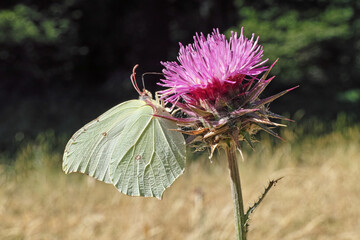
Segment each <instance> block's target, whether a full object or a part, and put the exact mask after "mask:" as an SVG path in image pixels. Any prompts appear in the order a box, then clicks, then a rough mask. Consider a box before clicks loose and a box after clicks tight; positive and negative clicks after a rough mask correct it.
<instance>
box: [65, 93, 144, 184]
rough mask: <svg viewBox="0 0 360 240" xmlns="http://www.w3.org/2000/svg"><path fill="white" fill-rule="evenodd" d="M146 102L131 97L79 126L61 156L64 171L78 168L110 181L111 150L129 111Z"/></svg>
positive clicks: (115, 143) (72, 170)
mask: <svg viewBox="0 0 360 240" xmlns="http://www.w3.org/2000/svg"><path fill="white" fill-rule="evenodd" d="M144 105H145V102H144V101H142V100H130V101H126V102H124V103H121V104H119V105H117V106H115V107H113V108H111V109H110V110H108V111H106V112H105V113H104V114H102V115H101V116H99V117H98V118H96V119H95V120H93V121H91V122H90V123H88V124H86V125H85V126H84V127H82V128H81V129H80V130H78V131H77V132H76V133H75V134H74V135H73V136H72V137H71V139H70V140H69V142H68V143H67V145H66V148H65V152H64V156H63V170H64V171H65V173H71V172H81V173H85V174H87V175H89V176H91V177H94V178H96V179H97V180H100V181H104V182H106V183H111V180H110V175H109V164H110V160H111V153H112V152H113V151H114V148H115V147H116V146H117V144H118V142H119V138H120V136H121V133H122V131H123V129H124V128H125V126H126V124H127V121H128V119H129V117H130V116H131V114H133V113H134V112H136V111H137V110H138V109H139V108H141V106H144Z"/></svg>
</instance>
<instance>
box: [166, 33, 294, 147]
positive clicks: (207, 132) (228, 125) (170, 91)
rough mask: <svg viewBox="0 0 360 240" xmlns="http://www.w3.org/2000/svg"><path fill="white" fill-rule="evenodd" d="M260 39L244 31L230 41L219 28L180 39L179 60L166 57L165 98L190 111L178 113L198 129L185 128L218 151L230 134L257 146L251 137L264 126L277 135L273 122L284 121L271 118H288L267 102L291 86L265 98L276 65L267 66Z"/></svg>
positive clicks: (180, 121) (184, 122)
mask: <svg viewBox="0 0 360 240" xmlns="http://www.w3.org/2000/svg"><path fill="white" fill-rule="evenodd" d="M258 40H259V38H258V37H257V38H256V39H255V37H254V34H253V35H252V37H251V39H248V38H246V37H245V36H244V35H243V30H241V33H240V36H238V35H237V33H233V32H232V33H231V37H230V39H229V40H227V39H226V37H225V35H223V34H220V32H219V30H218V29H215V30H214V31H213V33H212V34H211V35H210V34H209V35H207V37H205V36H204V35H203V34H202V33H201V34H200V35H199V34H196V36H194V43H193V44H189V45H187V46H183V45H182V44H181V43H180V51H179V56H178V61H179V63H177V62H161V64H162V65H163V66H164V67H165V69H164V70H163V73H164V76H165V79H162V80H161V83H159V85H161V86H163V87H166V88H167V89H165V90H163V91H160V95H161V98H162V99H164V100H165V101H166V102H170V103H172V104H173V105H176V106H177V107H179V108H180V109H181V110H182V111H183V112H185V113H187V115H188V116H189V117H188V118H187V119H178V118H173V120H175V121H177V122H178V123H179V124H183V125H185V126H187V127H190V128H191V129H192V130H190V131H186V132H185V133H186V134H189V135H193V137H191V138H188V139H189V140H188V141H194V140H195V139H197V140H200V142H202V143H205V145H207V146H211V149H212V150H214V149H215V148H216V147H217V145H218V144H219V143H221V142H224V141H226V140H229V139H232V140H234V141H235V142H236V143H238V142H239V141H241V140H246V141H247V142H248V143H249V144H250V145H251V138H250V137H251V135H253V134H254V133H256V132H257V130H259V129H263V130H265V131H267V132H269V133H271V134H273V135H275V136H277V134H276V133H275V132H273V131H272V130H271V129H270V128H269V127H267V125H273V126H274V125H275V126H278V125H281V124H277V123H274V122H271V121H270V120H269V118H283V117H281V116H279V115H277V114H274V113H271V112H270V111H269V110H268V107H267V105H268V103H269V102H271V101H273V100H274V99H276V98H278V97H280V96H282V95H283V94H285V93H286V92H288V91H290V90H291V89H289V90H286V91H283V92H281V93H279V94H276V95H274V96H272V97H268V98H265V99H259V96H260V94H261V93H262V92H263V90H264V89H265V87H266V86H267V85H268V84H269V82H270V81H271V80H272V79H273V77H272V78H270V79H266V77H267V75H268V73H269V71H270V70H271V68H272V66H271V67H267V66H264V63H265V62H266V61H267V59H266V60H262V57H263V49H262V46H260V45H259V44H258ZM259 74H263V75H262V76H261V78H258V75H259ZM199 136H200V138H198V137H199ZM238 148H239V146H238ZM212 152H213V151H212Z"/></svg>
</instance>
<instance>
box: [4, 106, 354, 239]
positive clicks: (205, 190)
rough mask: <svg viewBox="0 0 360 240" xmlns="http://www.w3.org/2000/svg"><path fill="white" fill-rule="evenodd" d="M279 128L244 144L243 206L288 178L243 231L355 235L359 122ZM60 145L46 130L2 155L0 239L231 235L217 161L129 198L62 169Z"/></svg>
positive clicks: (281, 235) (193, 166)
mask: <svg viewBox="0 0 360 240" xmlns="http://www.w3.org/2000/svg"><path fill="white" fill-rule="evenodd" d="M302 115H303V114H302V113H301V112H299V113H298V116H295V117H293V118H295V119H299V118H301V117H302ZM281 131H282V132H281V136H282V137H283V138H284V139H286V140H287V141H285V142H279V141H276V140H274V139H272V138H271V137H269V136H267V135H265V134H263V135H261V136H260V139H261V142H262V144H257V145H256V147H255V149H256V151H255V152H252V151H251V150H250V149H244V155H245V156H246V161H245V162H244V163H243V165H244V168H241V169H240V173H241V176H242V181H243V183H244V184H245V185H246V186H249V187H248V188H246V189H243V192H244V196H245V198H244V203H245V205H246V203H249V205H251V199H256V197H258V192H261V188H262V186H263V185H262V184H263V183H264V181H266V179H268V177H269V176H270V177H271V178H276V177H279V176H285V178H284V180H282V181H281V183H280V184H279V185H278V186H277V187H276V188H275V189H274V190H272V192H270V195H269V196H268V197H267V198H266V199H265V201H266V203H265V204H266V205H267V207H266V208H262V207H259V208H258V209H257V210H256V214H254V216H253V219H254V221H252V222H251V225H250V229H249V232H248V235H249V236H248V238H249V239H254V240H255V239H282V240H287V239H288V240H296V239H319V240H322V239H329V240H332V239H334V240H335V239H353V240H355V239H360V232H359V230H358V226H359V224H360V207H359V206H360V199H359V198H358V196H359V194H360V186H359V184H358V181H357V180H358V173H359V171H360V161H359V159H360V149H359V146H360V138H359V136H360V125H359V124H349V120H348V119H347V118H346V116H345V115H339V117H338V119H337V121H335V122H333V123H324V122H321V121H318V120H311V121H310V120H308V121H303V123H301V124H297V127H296V128H294V127H293V126H292V125H290V126H289V127H288V128H287V129H282V130H281ZM64 139H66V138H64ZM59 144H60V145H61V140H59V139H57V137H56V136H55V135H54V134H53V133H52V132H47V133H44V134H41V135H39V137H38V139H37V140H36V141H34V142H29V143H24V145H23V146H22V147H21V148H20V149H19V150H18V153H17V155H16V157H15V161H13V162H12V163H11V164H4V162H9V161H10V160H11V159H10V160H9V159H6V158H7V157H6V156H5V155H2V156H0V159H1V163H3V164H0V218H1V219H2V221H1V223H0V239H4V240H15V239H89V238H90V239H94V238H96V239H169V238H171V239H175V240H176V239H188V240H195V239H232V237H233V235H234V229H233V224H232V220H233V219H232V218H233V215H232V209H233V206H232V204H231V200H230V199H231V195H230V194H229V193H228V183H227V181H228V176H227V174H225V173H226V171H224V167H223V166H224V164H223V163H219V161H224V160H223V159H220V158H217V157H215V159H214V163H213V164H212V165H209V164H208V162H206V163H205V164H204V161H208V160H207V157H206V154H205V155H204V156H203V158H201V159H202V160H198V161H196V162H190V163H189V166H188V168H187V171H186V173H185V174H187V175H188V176H186V177H184V178H180V179H179V180H178V181H176V182H175V184H174V188H171V189H169V190H167V191H166V192H165V197H164V200H163V201H157V200H151V199H140V198H135V199H134V198H131V199H130V198H129V197H126V196H124V195H122V194H119V193H118V192H117V191H116V189H114V188H113V187H112V186H110V185H106V184H103V183H100V182H96V181H94V180H93V179H91V178H90V177H89V178H81V177H79V175H77V174H71V175H70V176H65V175H64V174H63V173H62V171H61V166H60V165H61V163H60V161H61V150H62V149H61V150H60V149H59V150H58V147H59V146H58V145H59ZM264 155H266V156H269V158H268V159H266V160H264V159H263V156H264ZM189 159H191V158H189ZM193 159H199V158H198V157H194V158H193ZM243 169H246V170H243ZM255 173H256V174H255ZM249 189H253V190H249ZM184 192H187V193H190V194H186V196H187V197H185V198H184V197H183V195H184ZM75 199H76V201H75ZM349 203H351V208H349ZM218 206H222V210H221V211H220V212H219V211H218ZM155 210H156V211H155ZM115 212H116V213H117V214H114V213H115ZM179 216H181V218H179ZM274 226H276V228H274Z"/></svg>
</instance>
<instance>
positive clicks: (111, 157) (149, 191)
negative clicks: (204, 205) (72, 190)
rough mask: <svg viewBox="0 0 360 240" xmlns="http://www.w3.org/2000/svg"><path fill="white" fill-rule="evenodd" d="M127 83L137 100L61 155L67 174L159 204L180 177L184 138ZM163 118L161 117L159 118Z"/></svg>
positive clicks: (146, 95)
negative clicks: (158, 201)
mask: <svg viewBox="0 0 360 240" xmlns="http://www.w3.org/2000/svg"><path fill="white" fill-rule="evenodd" d="M136 67H137V65H136V66H135V67H134V70H133V74H132V75H131V77H130V79H131V81H132V83H133V86H134V88H135V89H136V91H137V92H138V93H139V95H140V97H139V99H133V100H129V101H126V102H123V103H120V104H118V105H116V106H114V107H113V108H111V109H110V110H108V111H106V112H105V113H103V114H102V115H100V116H99V117H97V118H96V119H95V120H93V121H91V122H89V123H88V124H86V125H85V126H83V127H82V128H81V129H79V130H78V131H77V132H76V133H75V134H74V135H73V136H72V137H71V138H70V140H69V141H68V143H67V145H66V148H65V152H64V155H63V164H62V168H63V170H64V171H65V173H67V174H68V173H72V172H80V173H84V174H87V175H89V176H91V177H93V178H95V179H97V180H99V181H103V182H105V183H109V184H113V185H114V186H115V187H116V188H117V189H118V190H119V191H120V192H121V193H123V194H126V195H129V196H144V197H156V198H158V199H161V198H162V194H163V192H164V191H165V189H166V188H168V187H169V186H170V185H171V184H172V183H173V182H174V181H175V179H177V178H178V177H179V176H180V175H181V174H182V173H183V172H184V168H185V160H186V148H185V139H184V136H183V135H182V134H181V133H180V132H178V131H174V130H176V129H177V125H176V123H175V122H173V121H171V120H169V117H171V115H170V113H169V112H168V111H167V110H166V108H165V107H164V104H163V103H161V102H160V101H159V100H158V99H157V100H154V99H152V96H151V93H150V92H148V91H147V90H145V89H144V90H143V91H140V89H139V87H138V86H137V84H136V79H135V69H136ZM161 116H164V117H161Z"/></svg>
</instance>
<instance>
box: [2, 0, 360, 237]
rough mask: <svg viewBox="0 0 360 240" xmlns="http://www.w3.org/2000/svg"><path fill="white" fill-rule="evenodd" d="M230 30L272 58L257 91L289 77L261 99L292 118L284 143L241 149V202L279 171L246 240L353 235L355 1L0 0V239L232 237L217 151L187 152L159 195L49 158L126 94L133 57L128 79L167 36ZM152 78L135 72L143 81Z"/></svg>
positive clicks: (148, 64)
mask: <svg viewBox="0 0 360 240" xmlns="http://www.w3.org/2000/svg"><path fill="white" fill-rule="evenodd" d="M241 27H244V33H245V34H246V35H247V36H248V37H251V34H252V33H255V34H256V35H259V36H260V44H262V45H263V46H264V55H265V58H269V59H270V62H273V61H275V60H276V59H277V58H279V62H278V63H277V64H276V66H275V68H274V69H273V71H272V74H274V75H276V78H275V80H274V81H273V82H272V83H271V85H270V86H269V88H268V89H267V91H266V92H265V94H267V95H270V94H273V93H277V92H279V91H281V90H284V89H287V88H290V87H292V86H295V85H300V87H299V88H297V89H296V90H294V91H292V92H291V93H289V94H287V95H285V96H284V97H282V98H280V99H279V100H276V102H274V103H273V104H272V105H271V109H272V110H273V112H276V113H280V114H284V115H286V116H289V117H291V118H292V119H295V120H296V123H290V124H289V127H288V128H287V129H285V130H281V131H279V132H280V134H281V135H282V137H283V138H285V139H286V141H285V142H279V141H277V140H273V139H271V138H268V137H266V136H265V135H260V136H259V139H261V140H260V143H258V144H257V146H256V152H252V151H250V150H248V149H246V146H245V153H246V154H245V155H246V156H247V157H246V158H247V160H246V161H245V162H244V163H242V164H243V166H242V170H241V171H242V176H243V177H244V182H245V184H247V185H245V190H244V191H245V200H246V202H248V203H249V204H250V203H251V202H252V201H253V200H254V199H256V197H257V196H258V194H259V192H261V191H262V187H263V186H264V184H266V181H267V180H268V179H269V177H270V176H272V174H275V175H276V176H277V175H281V176H283V175H286V176H289V177H287V178H285V180H284V181H283V182H284V184H279V186H280V187H277V188H276V190H274V193H271V195H270V196H269V197H268V198H269V199H268V201H267V202H266V201H265V202H264V203H263V205H267V206H262V207H260V209H259V210H258V211H257V212H256V213H255V216H254V218H256V219H254V227H253V228H251V232H250V233H249V234H250V235H251V236H252V238H251V239H360V233H359V230H358V229H357V227H355V226H359V225H360V222H359V221H360V220H359V219H360V210H359V207H358V206H359V205H360V202H359V196H360V195H359V194H360V189H359V185H358V184H356V182H358V180H359V178H358V177H357V174H358V171H360V167H359V165H360V150H359V149H360V130H359V129H360V127H359V123H358V121H359V117H360V2H359V1H358V0H331V1H329V0H328V1H326V0H293V1H288V0H276V1H275V0H266V1H245V0H223V1H220V0H191V1H190V0H189V1H176V0H156V1H145V0H138V1H118V0H101V1H100V0H93V1H84V0H58V1H44V0H27V1H26V0H23V1H1V2H0V116H1V117H0V174H1V175H0V217H1V219H2V220H1V221H0V238H1V239H89V238H90V239H95V238H97V239H232V236H233V232H234V230H233V223H232V212H231V210H232V205H231V196H230V189H228V187H229V186H228V182H227V176H226V164H225V162H224V161H222V160H221V159H219V160H218V161H214V163H213V164H209V162H208V161H207V160H206V156H203V155H200V154H199V155H193V154H192V153H191V150H189V160H188V165H189V166H188V171H187V172H186V175H187V176H184V177H182V178H181V179H184V180H178V181H179V183H176V184H175V187H174V190H173V189H172V188H171V189H170V190H167V191H169V193H168V196H167V195H166V194H165V200H163V201H161V202H158V201H157V200H148V199H146V200H143V199H138V198H135V199H131V198H128V197H125V196H123V195H121V194H120V193H117V192H116V190H114V189H112V188H110V187H109V186H106V185H105V184H102V183H97V182H96V183H94V182H91V181H90V180H88V177H85V176H78V175H76V174H74V175H75V176H72V175H70V176H65V175H64V174H63V173H62V172H61V155H62V151H63V149H64V146H65V144H66V141H67V140H68V139H69V137H70V136H71V134H72V133H74V132H75V131H76V130H77V129H79V128H80V127H81V126H82V125H84V124H85V123H87V122H88V121H90V120H92V119H94V118H95V117H96V116H98V115H100V114H101V113H103V112H104V111H106V110H107V109H109V108H110V107H112V106H114V105H115V104H118V103H120V102H122V101H125V100H128V99H133V98H137V93H136V91H135V90H134V89H133V87H132V86H131V83H130V81H129V76H130V74H131V71H132V68H133V66H134V65H135V64H139V65H140V67H139V68H138V70H137V73H138V79H140V78H141V77H140V76H141V74H142V73H145V72H161V70H162V66H161V64H160V61H174V60H176V56H177V52H178V49H179V45H178V42H182V43H183V44H187V43H191V42H192V41H193V39H192V38H193V35H194V34H195V33H196V32H203V33H205V34H207V33H210V32H211V31H212V29H213V28H219V29H220V31H221V32H223V33H225V34H227V35H228V36H229V35H230V31H240V29H241ZM158 80H159V76H158V75H154V76H146V77H145V84H146V88H147V89H148V90H150V91H151V92H155V91H157V90H160V87H159V86H157V85H156V82H157V81H158ZM139 82H140V81H139ZM261 143H262V144H261ZM191 159H198V160H196V161H194V160H191ZM202 159H203V160H202ZM204 159H205V160H204ZM195 173H197V174H195ZM200 176H201V177H200ZM84 179H85V180H84ZM214 179H221V180H223V181H218V180H214ZM220 182H221V183H220ZM222 182H224V183H222ZM254 189H255V190H254ZM275 191H276V193H275ZM219 206H223V207H220V208H219ZM349 208H352V209H351V210H349ZM116 211H117V212H118V213H116V216H114V212H116ZM154 212H156V213H154ZM131 216H132V217H131ZM256 216H257V217H256ZM4 219H5V220H4ZM126 219H127V220H128V221H126ZM189 219H190V220H189ZM256 221H258V223H257V225H256V223H255V222H256ZM119 229H120V230H121V231H120V230H119ZM170 230H171V231H170ZM171 232H173V234H171Z"/></svg>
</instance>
